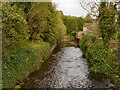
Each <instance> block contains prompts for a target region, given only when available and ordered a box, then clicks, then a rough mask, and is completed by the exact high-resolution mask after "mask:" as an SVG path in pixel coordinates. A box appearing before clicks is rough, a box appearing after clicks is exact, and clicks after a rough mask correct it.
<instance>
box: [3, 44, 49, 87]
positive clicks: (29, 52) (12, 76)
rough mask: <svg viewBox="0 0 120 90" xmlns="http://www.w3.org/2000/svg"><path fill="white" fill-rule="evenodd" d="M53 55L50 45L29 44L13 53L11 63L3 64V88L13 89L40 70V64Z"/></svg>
mask: <svg viewBox="0 0 120 90" xmlns="http://www.w3.org/2000/svg"><path fill="white" fill-rule="evenodd" d="M50 53H51V47H50V44H49V43H45V42H44V43H40V44H27V45H26V46H25V47H24V48H19V49H18V50H17V51H16V53H14V54H13V53H12V54H11V57H10V58H9V62H3V63H2V84H3V88H11V87H13V86H14V85H15V84H16V83H18V82H19V81H21V80H23V79H24V78H25V77H26V76H28V74H29V73H31V72H33V71H35V70H38V69H39V66H40V63H41V62H42V61H43V60H46V59H47V58H48V57H49V55H50Z"/></svg>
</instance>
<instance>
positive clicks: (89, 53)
mask: <svg viewBox="0 0 120 90" xmlns="http://www.w3.org/2000/svg"><path fill="white" fill-rule="evenodd" d="M98 38H100V36H99V34H98V33H97V32H91V33H87V34H86V35H84V36H83V37H82V39H80V42H79V46H80V48H81V50H82V52H83V55H84V56H85V58H86V59H87V64H88V66H89V67H90V69H91V70H92V71H93V72H96V73H97V72H98V73H103V74H106V75H109V76H111V78H112V81H113V82H114V84H115V85H116V87H119V86H120V77H119V65H117V64H116V62H118V59H116V56H117V53H118V51H117V50H114V49H109V51H108V52H106V50H105V49H104V46H103V43H102V42H101V41H99V40H98Z"/></svg>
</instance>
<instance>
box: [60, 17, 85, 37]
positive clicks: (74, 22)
mask: <svg viewBox="0 0 120 90" xmlns="http://www.w3.org/2000/svg"><path fill="white" fill-rule="evenodd" d="M62 19H63V22H64V24H65V26H66V28H67V34H70V35H72V36H74V37H75V36H76V33H77V32H79V31H82V30H83V24H84V19H83V18H82V17H73V16H64V15H62Z"/></svg>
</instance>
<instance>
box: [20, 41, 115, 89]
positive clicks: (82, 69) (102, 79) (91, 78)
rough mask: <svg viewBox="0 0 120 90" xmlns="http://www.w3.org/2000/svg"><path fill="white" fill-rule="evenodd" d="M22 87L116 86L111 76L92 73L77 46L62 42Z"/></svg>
mask: <svg viewBox="0 0 120 90" xmlns="http://www.w3.org/2000/svg"><path fill="white" fill-rule="evenodd" d="M21 87H22V88H109V87H114V85H113V84H112V83H111V82H110V78H108V77H106V76H105V75H103V74H97V73H92V72H91V71H90V70H89V67H88V65H87V63H86V59H85V58H83V57H82V51H81V50H80V48H79V47H77V46H71V45H68V44H66V43H62V44H61V45H60V46H59V47H57V48H55V50H54V51H53V53H52V55H51V56H50V57H49V59H47V60H46V61H45V62H43V63H42V64H41V65H40V69H39V70H38V71H36V72H34V73H32V74H30V75H29V76H28V78H26V79H25V80H24V82H23V83H22V85H21Z"/></svg>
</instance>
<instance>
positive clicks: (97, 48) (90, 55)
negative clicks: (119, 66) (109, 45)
mask: <svg viewBox="0 0 120 90" xmlns="http://www.w3.org/2000/svg"><path fill="white" fill-rule="evenodd" d="M86 59H87V62H88V65H89V66H90V68H91V70H92V71H94V72H100V73H104V74H109V75H110V74H111V73H112V72H113V71H112V70H113V69H114V68H115V65H114V60H115V58H114V55H113V53H112V52H111V51H109V54H108V53H107V51H106V49H105V48H104V45H103V44H101V43H100V42H94V43H93V44H91V45H90V46H89V48H88V50H87V53H86Z"/></svg>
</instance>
